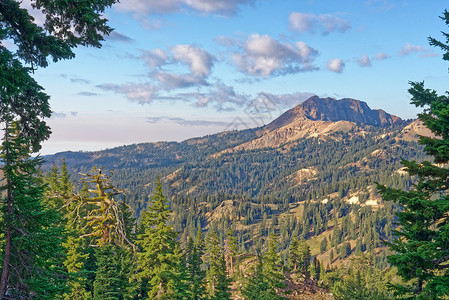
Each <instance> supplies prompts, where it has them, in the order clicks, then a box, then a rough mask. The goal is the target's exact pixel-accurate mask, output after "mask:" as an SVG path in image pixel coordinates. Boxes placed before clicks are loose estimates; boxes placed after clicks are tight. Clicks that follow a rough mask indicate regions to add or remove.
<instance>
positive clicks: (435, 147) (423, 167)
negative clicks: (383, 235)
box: [379, 11, 449, 299]
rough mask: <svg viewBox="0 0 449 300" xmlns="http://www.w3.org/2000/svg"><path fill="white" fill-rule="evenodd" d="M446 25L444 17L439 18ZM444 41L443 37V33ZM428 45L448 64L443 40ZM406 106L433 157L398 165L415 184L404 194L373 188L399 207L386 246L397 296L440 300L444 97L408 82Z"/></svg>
mask: <svg viewBox="0 0 449 300" xmlns="http://www.w3.org/2000/svg"><path fill="white" fill-rule="evenodd" d="M442 19H443V20H445V22H446V24H448V25H449V12H447V11H445V12H444V16H443V17H442ZM443 34H444V35H445V37H446V39H447V38H448V36H449V35H448V34H446V33H443ZM429 40H430V43H431V45H434V46H438V47H440V48H442V49H443V50H445V51H446V53H445V55H444V57H443V58H444V59H446V60H447V59H449V54H448V53H449V44H448V43H449V40H446V44H444V43H442V42H439V41H437V40H435V39H433V38H429ZM409 93H410V94H411V95H412V99H411V103H412V104H414V105H415V106H417V107H423V108H424V111H423V112H422V113H421V114H419V115H418V116H419V119H420V120H421V121H422V122H423V123H424V124H425V125H426V126H427V127H428V128H429V129H430V130H431V131H432V132H433V133H434V134H435V137H424V136H422V137H420V143H421V144H423V145H425V148H424V151H425V152H426V153H427V154H429V155H432V156H433V157H434V162H435V163H434V164H433V163H431V162H429V161H424V162H422V163H416V162H413V161H403V164H404V166H405V167H406V168H407V169H406V170H407V172H408V173H409V174H410V176H416V177H417V181H416V183H415V184H414V186H413V189H412V190H410V191H403V190H398V189H393V188H386V187H385V186H379V188H380V192H381V194H382V196H383V199H384V200H395V201H398V202H399V203H400V205H401V206H402V208H403V209H402V211H400V212H399V213H397V217H398V223H399V227H398V229H397V230H395V235H396V236H397V239H396V240H394V241H393V242H392V243H389V246H390V248H391V249H392V250H393V251H394V252H395V254H393V255H391V256H389V257H388V261H389V262H390V263H391V264H392V265H394V266H396V267H397V269H398V274H399V275H400V276H401V277H402V278H403V280H404V281H405V282H407V283H408V284H406V285H397V286H396V288H397V293H398V295H400V296H401V297H403V298H405V297H407V298H409V299H412V298H413V299H415V298H419V299H442V298H444V297H448V295H449V264H448V262H449V243H448V236H449V225H448V224H449V196H448V190H449V187H448V178H449V170H448V169H447V167H444V166H442V165H443V164H447V163H448V162H449V120H448V111H449V97H448V96H447V95H442V96H439V95H438V94H437V92H436V91H434V90H430V89H426V88H424V83H423V82H412V83H411V88H410V89H409Z"/></svg>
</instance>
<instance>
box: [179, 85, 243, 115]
mask: <svg viewBox="0 0 449 300" xmlns="http://www.w3.org/2000/svg"><path fill="white" fill-rule="evenodd" d="M178 96H180V97H182V98H187V99H189V100H191V101H194V105H195V106H196V107H208V106H209V105H214V106H215V108H216V109H217V110H218V111H222V110H234V109H235V107H236V106H239V107H241V106H243V105H244V104H245V103H247V101H248V96H246V95H243V94H238V93H236V92H235V90H234V88H233V87H232V86H229V85H226V84H223V83H216V84H215V85H213V86H212V87H211V89H210V90H209V91H207V92H205V93H199V92H196V93H184V94H179V95H178Z"/></svg>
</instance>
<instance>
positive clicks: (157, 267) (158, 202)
mask: <svg viewBox="0 0 449 300" xmlns="http://www.w3.org/2000/svg"><path fill="white" fill-rule="evenodd" d="M166 202H167V198H166V197H165V195H164V192H163V188H162V183H161V181H160V179H158V180H157V182H156V188H155V191H154V194H153V195H152V197H151V198H150V201H149V203H148V207H147V210H146V211H144V212H143V213H142V217H141V223H140V227H141V229H140V232H141V233H140V234H138V235H137V240H136V244H137V245H138V246H139V251H138V253H137V258H138V270H137V278H138V279H139V280H140V281H141V282H143V283H145V282H148V298H149V299H172V298H182V297H185V289H184V288H183V287H181V286H180V285H179V284H181V283H182V282H178V281H179V279H180V278H179V277H180V270H181V253H180V250H179V244H178V242H177V241H176V237H177V233H176V232H175V231H174V230H173V228H172V227H170V226H169V225H168V224H167V222H168V220H169V216H170V210H169V209H168V207H167V204H166Z"/></svg>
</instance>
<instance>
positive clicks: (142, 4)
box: [114, 0, 183, 17]
mask: <svg viewBox="0 0 449 300" xmlns="http://www.w3.org/2000/svg"><path fill="white" fill-rule="evenodd" d="M182 3H183V1H182V0H163V1H161V0H126V1H120V2H119V3H118V4H116V5H115V6H114V7H115V8H116V9H117V10H119V11H123V12H131V13H133V14H134V15H135V16H136V17H143V16H144V15H149V14H168V13H173V12H177V11H179V10H180V8H181V7H180V6H181V4H182Z"/></svg>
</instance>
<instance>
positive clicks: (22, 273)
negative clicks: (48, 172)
mask: <svg viewBox="0 0 449 300" xmlns="http://www.w3.org/2000/svg"><path fill="white" fill-rule="evenodd" d="M31 146H32V145H31V141H30V139H29V138H27V137H25V136H24V135H22V132H21V131H19V126H18V125H17V124H16V123H15V122H12V123H8V122H7V123H6V129H5V137H4V141H3V143H2V147H1V149H0V150H1V159H2V160H3V161H4V162H5V164H4V166H3V172H4V177H5V178H6V183H5V184H4V185H3V186H1V187H0V195H1V209H2V216H1V218H0V220H1V227H2V232H4V233H5V238H4V239H5V246H4V250H3V259H2V264H3V268H2V276H1V287H0V291H1V294H0V298H2V299H3V298H4V297H5V294H6V293H8V294H9V296H8V297H13V298H24V297H25V298H28V297H30V296H32V297H35V298H38V299H50V298H54V297H56V295H61V294H62V292H64V290H65V278H66V276H65V274H64V272H63V270H62V268H61V266H62V261H63V260H64V253H63V249H62V242H63V241H64V238H65V233H64V228H63V226H62V224H61V216H60V214H59V213H58V212H57V211H55V210H53V209H51V208H47V207H45V206H44V200H43V198H44V190H45V186H44V185H43V184H42V183H41V182H40V181H39V179H38V178H37V177H36V174H37V172H36V167H37V166H39V164H40V160H39V159H31V158H29V154H30V149H31Z"/></svg>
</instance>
